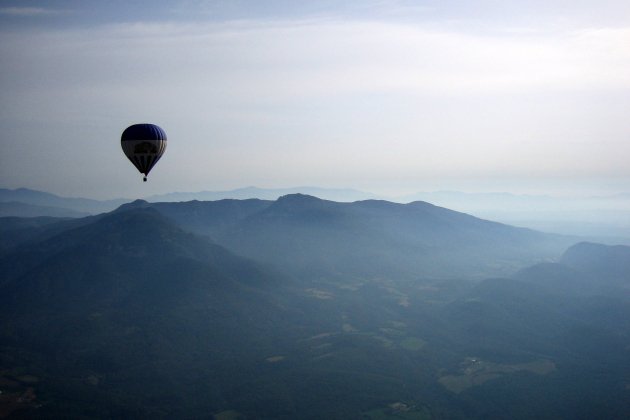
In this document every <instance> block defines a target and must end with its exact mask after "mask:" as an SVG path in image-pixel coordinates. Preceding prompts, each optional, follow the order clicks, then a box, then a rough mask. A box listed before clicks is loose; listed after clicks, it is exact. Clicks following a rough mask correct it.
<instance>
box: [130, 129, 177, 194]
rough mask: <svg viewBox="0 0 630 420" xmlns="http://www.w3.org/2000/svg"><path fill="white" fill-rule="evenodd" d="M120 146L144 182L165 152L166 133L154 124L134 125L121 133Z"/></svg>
mask: <svg viewBox="0 0 630 420" xmlns="http://www.w3.org/2000/svg"><path fill="white" fill-rule="evenodd" d="M120 144H121V146H122V149H123V152H125V155H126V156H127V157H128V158H129V160H130V161H131V163H133V164H134V165H135V167H136V168H138V170H139V171H140V173H141V174H144V178H143V181H145V182H146V180H147V175H149V172H151V168H153V166H154V165H155V164H156V163H157V161H158V160H160V158H161V157H162V155H163V154H164V151H165V150H166V133H165V132H164V130H162V129H161V128H160V127H158V126H157V125H155V124H134V125H132V126H129V127H127V128H126V129H125V131H123V133H122V136H121V138H120Z"/></svg>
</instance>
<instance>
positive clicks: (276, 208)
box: [151, 194, 574, 277]
mask: <svg viewBox="0 0 630 420" xmlns="http://www.w3.org/2000/svg"><path fill="white" fill-rule="evenodd" d="M151 206H152V207H154V208H156V209H157V210H158V211H160V212H162V213H163V214H165V215H168V216H169V217H171V218H173V219H174V220H176V221H177V223H178V224H180V225H181V226H183V227H185V228H187V229H189V230H191V231H193V232H197V233H203V234H207V235H209V236H210V237H212V238H213V239H214V240H215V241H217V243H220V244H222V245H224V246H226V247H228V248H229V249H231V250H233V251H234V252H236V253H238V254H241V255H245V256H247V257H251V258H254V259H257V260H262V261H267V262H271V263H273V264H275V265H277V266H279V267H282V268H284V269H290V270H291V271H292V272H294V273H299V274H300V275H309V276H315V277H318V276H322V275H326V274H330V273H334V274H335V275H339V276H344V275H349V276H388V275H392V274H395V275H406V276H415V277H417V276H439V277H447V276H455V275H465V276H466V277H483V276H487V275H497V274H509V273H512V272H513V271H515V270H516V269H518V268H520V267H522V266H525V265H527V264H529V263H531V262H534V261H537V260H541V259H544V258H549V257H557V256H558V255H560V253H561V252H562V250H564V249H565V248H566V246H568V245H570V244H572V243H574V240H573V239H572V238H568V237H561V236H557V235H546V234H543V233H539V232H535V231H531V230H528V229H521V228H514V227H511V226H507V225H503V224H499V223H493V222H489V221H485V220H481V219H478V218H475V217H472V216H469V215H466V214H463V213H458V212H454V211H451V210H448V209H444V208H440V207H436V206H433V205H431V204H429V203H424V202H414V203H410V204H398V203H391V202H387V201H379V200H367V201H358V202H354V203H338V202H333V201H327V200H321V199H318V198H315V197H312V196H307V195H302V194H292V195H287V196H284V197H281V198H280V199H278V200H276V201H275V202H268V201H260V200H243V201H237V200H221V201H217V202H187V203H157V204H153V205H151ZM490 261H491V262H490Z"/></svg>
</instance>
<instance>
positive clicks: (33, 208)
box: [0, 201, 88, 217]
mask: <svg viewBox="0 0 630 420" xmlns="http://www.w3.org/2000/svg"><path fill="white" fill-rule="evenodd" d="M87 215H88V213H86V212H80V211H75V210H70V209H64V208H60V207H49V206H38V205H35V204H26V203H20V202H16V201H7V202H0V217H11V216H14V217H44V216H47V217H85V216H87Z"/></svg>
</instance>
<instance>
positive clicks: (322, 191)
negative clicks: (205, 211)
mask: <svg viewBox="0 0 630 420" xmlns="http://www.w3.org/2000/svg"><path fill="white" fill-rule="evenodd" d="M289 194H307V195H312V196H315V197H319V198H322V199H326V200H334V201H357V200H366V199H372V198H376V195H375V194H372V193H369V192H364V191H358V190H354V189H350V188H345V189H342V188H320V187H293V188H258V187H246V188H238V189H235V190H228V191H199V192H173V193H168V194H159V195H152V196H150V197H148V198H147V200H148V201H152V202H161V201H166V202H172V201H192V200H199V201H213V200H223V199H239V200H245V199H249V198H257V199H261V200H276V199H278V198H280V197H282V196H283V195H289Z"/></svg>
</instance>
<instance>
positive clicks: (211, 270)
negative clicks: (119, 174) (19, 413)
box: [0, 208, 291, 418]
mask: <svg viewBox="0 0 630 420" xmlns="http://www.w3.org/2000/svg"><path fill="white" fill-rule="evenodd" d="M16 267H19V269H16ZM0 273H1V274H2V276H0V277H1V278H2V281H1V282H0V320H1V321H0V337H1V339H0V342H1V343H2V344H1V345H0V362H2V369H0V371H1V372H2V375H7V372H10V373H9V375H13V376H11V377H12V378H13V377H20V375H19V374H18V373H16V371H15V369H16V366H15V364H16V362H15V361H14V362H12V363H9V365H8V366H7V365H6V364H5V363H6V361H7V360H9V359H8V358H15V357H16V356H17V355H21V356H19V358H20V360H22V362H23V363H24V365H21V366H23V368H24V366H28V374H29V375H31V376H32V377H36V381H38V382H39V381H41V382H42V388H43V391H42V392H43V395H42V396H41V400H38V401H42V402H43V403H44V404H45V405H46V408H45V409H42V410H39V411H38V413H40V414H38V415H37V417H40V416H44V417H48V416H51V417H64V418H69V417H78V416H84V415H88V416H94V417H100V418H102V417H120V416H122V417H128V416H138V415H142V416H160V417H162V416H165V415H169V416H178V407H184V408H185V410H187V411H186V412H187V413H188V414H190V413H192V412H194V410H201V412H204V411H203V409H204V407H205V404H208V405H211V406H213V407H214V406H218V405H220V401H221V398H222V397H221V393H220V392H219V391H217V390H216V389H214V388H215V387H216V385H214V382H213V380H212V379H213V378H215V379H216V378H220V377H222V376H230V375H237V376H238V375H240V374H239V369H241V367H243V366H247V365H248V363H251V361H250V360H252V359H253V360H259V359H261V358H263V359H264V357H269V355H270V354H271V355H272V354H273V353H272V352H271V351H270V350H269V348H270V346H271V347H273V346H275V345H277V344H278V343H283V342H284V340H285V339H287V338H288V337H290V334H287V335H285V337H278V336H277V332H278V331H282V330H284V329H285V328H283V327H286V319H290V318H291V317H290V316H288V315H287V310H286V309H284V308H283V306H284V304H283V298H282V294H281V290H282V278H281V277H280V276H278V275H277V274H275V273H274V272H273V271H272V270H268V269H267V268H264V267H262V266H260V265H259V264H256V263H254V262H251V261H249V260H246V259H243V258H241V257H237V256H235V255H233V254H231V253H230V252H228V251H227V250H225V249H224V248H222V247H220V246H218V245H215V244H213V243H211V242H210V241H208V240H207V239H205V238H200V237H197V236H194V235H192V234H190V233H186V232H184V231H182V230H181V229H179V228H178V227H177V226H175V225H174V224H173V223H172V222H170V221H169V220H168V219H166V218H165V217H164V216H161V215H160V214H159V213H158V212H157V211H155V210H153V209H150V208H134V209H130V210H127V211H119V212H114V213H111V214H109V215H106V216H104V217H101V218H93V219H92V222H91V223H89V224H86V225H83V226H79V227H75V228H70V229H67V230H64V231H63V232H61V233H59V234H57V235H54V236H52V237H49V238H47V239H44V240H42V241H39V242H36V243H30V244H29V245H28V246H22V247H18V248H17V249H15V250H14V251H13V252H12V253H10V254H9V255H6V256H5V257H4V258H2V259H1V260H0ZM272 288H273V289H272ZM271 290H273V291H274V294H272V293H271ZM15 349H17V353H16V350H15ZM52 360H54V363H51V361H52ZM193 366H195V367H196V369H195V370H192V367H193ZM7 369H8V370H7ZM2 375H0V376H2ZM22 376H23V375H22ZM3 379H5V382H7V381H9V383H11V381H12V382H13V383H14V385H13V386H11V385H8V388H9V389H8V390H7V389H3V391H7V392H8V391H11V388H12V387H13V388H16V389H18V390H19V389H20V385H19V380H18V381H16V380H13V379H11V380H9V379H6V378H5V377H4V376H3V377H2V378H0V381H1V380H3ZM202 380H203V381H204V383H205V385H203V386H202V387H201V388H198V384H199V383H200V381H202ZM157 384H159V385H157ZM156 388H157V389H160V391H159V392H160V393H159V394H156V391H155V389H156ZM124 390H126V391H125V392H129V395H130V396H129V397H126V396H125V395H123V394H120V393H121V392H123V391H124ZM131 390H135V391H133V392H131ZM22 391H24V390H22ZM24 392H26V391H24ZM192 393H196V394H199V393H207V394H206V398H207V399H206V400H204V401H203V402H200V403H198V404H193V403H190V402H189V401H186V399H187V398H188V395H187V394H192ZM160 395H163V396H166V395H168V398H164V399H163V401H162V402H160V401H159V400H158V398H160ZM76 398H78V399H81V398H84V399H85V400H84V402H83V403H81V404H72V403H70V404H69V402H70V401H72V400H73V399H76ZM180 400H181V404H177V403H175V401H180ZM68 404H69V405H68ZM22 408H25V409H29V410H32V409H35V406H34V405H28V404H27V405H26V406H23V407H22ZM0 411H1V410H0Z"/></svg>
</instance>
